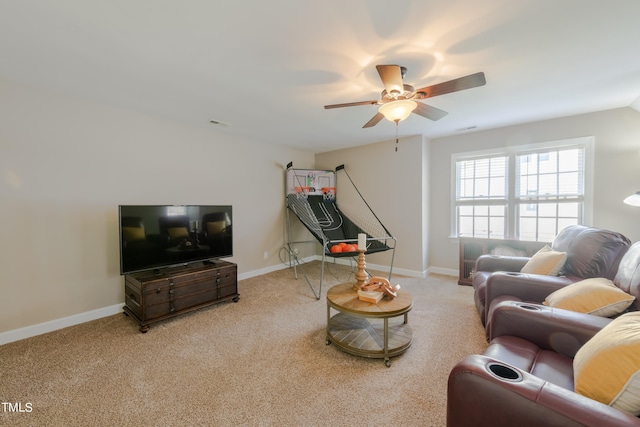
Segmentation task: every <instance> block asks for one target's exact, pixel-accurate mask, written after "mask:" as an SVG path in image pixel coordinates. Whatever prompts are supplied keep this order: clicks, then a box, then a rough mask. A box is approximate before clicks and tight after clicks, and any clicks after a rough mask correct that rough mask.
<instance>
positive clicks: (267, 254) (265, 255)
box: [264, 251, 269, 259]
mask: <svg viewBox="0 0 640 427" xmlns="http://www.w3.org/2000/svg"><path fill="white" fill-rule="evenodd" d="M268 258H269V252H268V251H264V259H268Z"/></svg>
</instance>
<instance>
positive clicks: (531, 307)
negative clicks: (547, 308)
mask: <svg viewBox="0 0 640 427" xmlns="http://www.w3.org/2000/svg"><path fill="white" fill-rule="evenodd" d="M516 305H517V306H518V307H520V308H523V309H525V310H530V311H541V310H542V308H540V307H539V306H537V305H533V304H521V303H518V304H516Z"/></svg>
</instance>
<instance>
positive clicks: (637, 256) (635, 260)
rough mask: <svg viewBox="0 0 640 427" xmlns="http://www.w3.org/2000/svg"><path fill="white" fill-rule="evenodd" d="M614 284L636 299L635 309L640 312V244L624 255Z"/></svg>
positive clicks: (633, 246)
mask: <svg viewBox="0 0 640 427" xmlns="http://www.w3.org/2000/svg"><path fill="white" fill-rule="evenodd" d="M613 283H615V284H616V286H617V287H619V288H620V289H622V290H623V291H625V292H626V293H628V294H631V295H633V296H634V297H636V300H635V302H634V304H635V308H636V309H637V310H640V242H636V243H634V244H633V245H631V247H630V248H629V250H628V251H627V252H626V253H625V254H624V256H623V257H622V259H621V260H620V265H619V266H618V273H617V274H616V277H615V278H614V279H613Z"/></svg>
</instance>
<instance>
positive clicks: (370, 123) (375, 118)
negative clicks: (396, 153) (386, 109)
mask: <svg viewBox="0 0 640 427" xmlns="http://www.w3.org/2000/svg"><path fill="white" fill-rule="evenodd" d="M382 119H384V116H383V115H382V113H377V114H376V115H375V116H373V117H372V118H371V120H369V121H368V122H367V123H365V125H364V126H362V127H363V128H370V127H373V126H375V125H377V124H378V123H379V122H380V120H382Z"/></svg>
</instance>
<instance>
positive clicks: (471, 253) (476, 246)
mask: <svg viewBox="0 0 640 427" xmlns="http://www.w3.org/2000/svg"><path fill="white" fill-rule="evenodd" d="M459 239H460V271H459V277H458V285H466V286H471V283H472V282H473V273H474V272H475V267H476V260H477V259H478V257H480V255H485V254H490V253H492V251H493V250H494V249H495V248H496V247H497V246H508V247H510V248H513V249H516V250H520V251H524V252H525V253H526V256H528V257H530V256H532V255H533V254H535V253H536V252H538V251H539V250H540V249H541V248H542V247H544V245H550V243H548V242H532V241H527V240H502V239H479V238H476V237H460V238H459Z"/></svg>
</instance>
